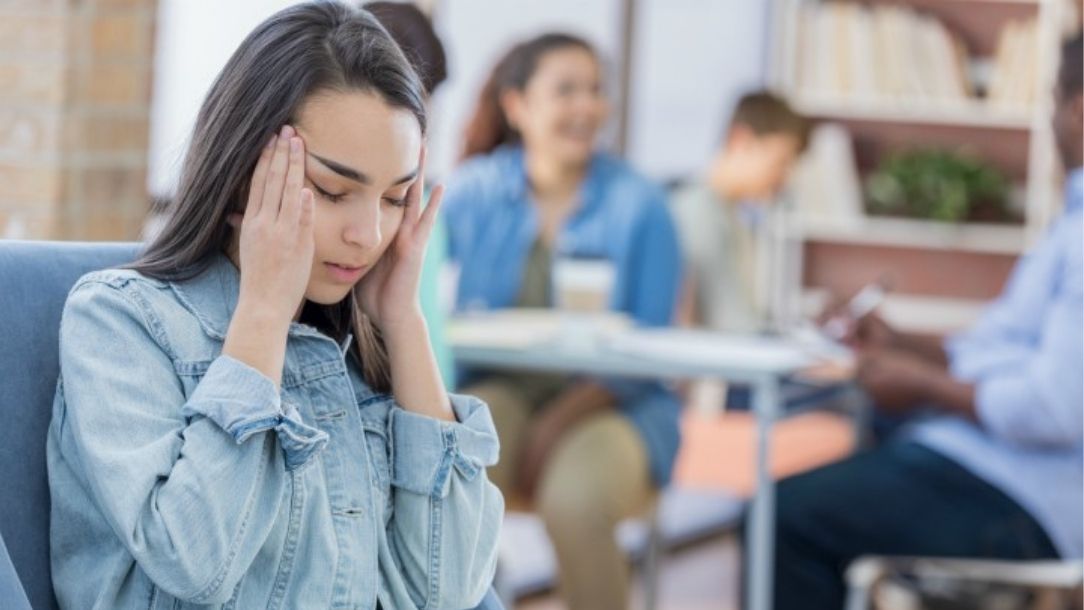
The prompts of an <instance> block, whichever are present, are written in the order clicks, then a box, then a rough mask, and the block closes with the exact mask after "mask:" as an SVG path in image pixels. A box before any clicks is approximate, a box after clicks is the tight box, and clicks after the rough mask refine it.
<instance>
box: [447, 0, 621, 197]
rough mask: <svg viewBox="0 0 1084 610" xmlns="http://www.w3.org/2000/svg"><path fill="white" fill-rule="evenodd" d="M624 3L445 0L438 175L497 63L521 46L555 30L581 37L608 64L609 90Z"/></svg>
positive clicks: (618, 0) (452, 156)
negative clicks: (445, 61) (445, 66)
mask: <svg viewBox="0 0 1084 610" xmlns="http://www.w3.org/2000/svg"><path fill="white" fill-rule="evenodd" d="M621 4H622V2H621V0H547V1H545V2H538V1H531V0H443V1H442V2H438V3H437V7H436V14H435V16H434V18H435V24H436V28H437V31H438V33H439V34H440V36H441V39H442V40H443V41H444V45H445V50H446V52H447V54H448V80H447V81H446V82H445V83H444V85H443V86H442V87H441V88H440V89H438V90H437V95H436V99H435V100H434V122H433V134H432V149H431V151H432V154H433V157H432V158H433V164H434V165H433V167H434V174H435V175H437V176H446V175H447V173H448V171H449V170H450V169H451V167H452V166H453V165H454V163H455V159H456V158H457V157H458V155H459V152H460V147H461V144H460V142H461V140H460V137H461V135H462V133H463V128H464V126H465V124H466V121H467V120H468V119H469V118H470V114H471V112H472V111H473V109H474V105H475V102H476V101H477V98H478V92H479V90H480V89H481V87H482V83H483V82H484V81H485V79H486V77H487V76H488V75H489V71H490V70H491V69H492V67H493V64H495V63H496V61H497V59H498V58H499V57H500V56H501V55H502V54H503V53H504V52H505V51H506V50H508V48H510V47H511V46H512V45H513V44H515V43H516V42H519V41H521V40H524V39H526V38H529V37H531V36H534V35H537V34H541V33H543V32H546V31H551V30H561V31H565V32H569V33H572V34H577V35H579V36H582V37H584V38H586V39H587V40H588V41H590V42H591V43H592V44H594V45H595V46H596V47H597V48H598V49H599V51H600V52H601V53H602V55H603V57H604V58H605V59H606V62H607V68H608V77H609V83H608V84H609V85H610V88H611V89H613V90H615V91H616V88H615V87H616V79H617V78H618V75H619V70H618V66H619V64H618V55H619V51H620V35H621V32H620V27H621V26H620V23H621V22H620V18H621Z"/></svg>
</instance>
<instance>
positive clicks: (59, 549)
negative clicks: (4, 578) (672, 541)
mask: <svg viewBox="0 0 1084 610" xmlns="http://www.w3.org/2000/svg"><path fill="white" fill-rule="evenodd" d="M238 290H239V274H238V272H237V270H236V268H235V267H234V266H233V264H232V263H230V261H229V260H228V259H226V258H225V257H224V256H221V255H218V256H216V257H215V260H214V262H213V263H212V265H211V266H210V268H209V269H208V270H206V271H205V272H203V273H202V274H200V275H199V276H197V277H196V278H194V279H192V280H189V281H183V282H163V281H157V280H153V279H149V278H146V277H144V276H142V275H140V274H139V273H137V272H134V271H126V270H120V271H118V270H108V271H101V272H96V273H91V274H89V275H87V276H85V277H83V278H82V279H81V280H80V281H79V282H78V283H77V284H76V285H75V287H74V288H73V289H72V292H71V294H70V295H69V297H68V301H67V304H66V305H65V308H64V315H63V319H62V323H61V329H60V371H61V375H60V381H59V383H58V385H57V394H56V399H55V401H54V405H53V420H52V424H51V426H50V428H49V438H48V465H49V485H50V490H51V495H52V517H51V522H52V526H51V527H52V530H51V551H52V569H53V582H54V585H55V589H56V593H57V597H58V599H59V602H60V605H61V607H63V608H103V609H109V610H123V609H129V608H140V609H159V608H169V609H174V610H176V609H182V608H195V607H201V608H203V607H208V606H210V607H216V608H237V609H250V608H288V609H294V608H351V609H354V608H359V609H360V608H366V609H370V608H374V607H376V605H377V601H378V600H379V602H380V605H381V606H382V607H383V608H385V609H386V610H399V609H409V608H467V607H473V606H474V605H476V604H477V603H479V601H480V600H481V598H482V596H483V595H484V593H485V592H486V590H487V588H488V586H489V584H490V583H491V582H492V578H493V573H494V570H495V566H496V551H497V538H498V530H499V525H500V521H501V515H502V512H503V508H504V507H503V500H502V498H501V495H500V493H499V492H498V491H497V489H496V488H495V487H494V486H493V485H492V484H491V483H489V481H488V480H487V478H486V474H485V467H486V466H489V465H492V464H494V463H495V462H496V459H497V453H498V443H497V436H496V432H495V430H494V427H493V422H492V419H491V417H490V414H489V410H488V408H487V407H486V406H485V405H484V404H482V403H481V402H479V401H478V400H476V399H473V398H468V397H464V396H453V397H452V405H453V409H454V411H455V414H456V416H457V419H458V421H457V422H455V423H453V422H442V421H438V420H436V419H433V418H429V417H425V416H422V415H418V414H415V413H411V412H409V411H406V410H404V409H403V408H401V407H400V406H399V405H397V404H396V403H395V401H394V399H393V398H392V397H391V396H388V395H384V394H377V393H374V392H373V391H372V390H371V389H369V388H368V387H367V386H366V384H365V383H364V381H363V380H362V378H361V375H360V372H359V369H358V367H357V365H356V363H355V362H354V359H353V358H345V357H344V352H345V346H343V345H339V344H337V343H336V342H335V341H334V340H332V339H331V338H329V337H328V336H326V335H324V334H322V333H320V332H318V331H316V330H315V329H313V328H311V327H309V326H306V325H303V324H296V323H295V324H293V325H291V328H290V330H289V337H288V341H287V348H286V360H285V366H284V369H283V377H282V384H281V385H282V390H281V391H279V390H278V389H276V387H275V385H274V384H273V383H272V382H271V381H270V380H269V379H268V378H267V377H265V376H264V375H262V374H260V373H259V372H257V371H255V370H254V369H252V368H250V367H248V366H247V365H245V364H242V363H241V362H239V361H237V360H235V359H232V358H230V357H228V356H224V355H222V354H221V349H222V342H223V339H224V338H225V333H226V329H227V327H228V324H229V321H230V318H231V315H232V312H233V309H234V307H235V306H236V303H237V295H238Z"/></svg>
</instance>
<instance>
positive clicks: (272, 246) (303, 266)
mask: <svg viewBox="0 0 1084 610" xmlns="http://www.w3.org/2000/svg"><path fill="white" fill-rule="evenodd" d="M304 183H305V145H304V142H302V140H301V137H300V136H298V135H297V132H296V131H295V130H294V129H293V128H292V127H290V126H289V125H286V126H284V127H283V128H282V131H281V132H280V133H279V135H277V136H275V137H273V138H272V139H271V141H270V142H268V144H267V146H266V147H264V150H263V152H262V153H261V154H260V160H259V161H258V162H257V163H256V170H255V171H254V172H253V173H252V184H251V186H250V187H249V194H248V204H247V206H246V207H245V213H244V215H243V216H242V217H241V221H240V226H239V231H240V248H239V255H238V258H239V259H240V260H239V262H240V267H241V294H240V298H239V305H241V304H243V305H245V306H246V307H259V308H261V309H262V310H263V311H264V313H266V314H268V315H270V316H272V317H273V318H274V319H276V320H277V321H281V322H282V323H284V324H287V325H288V324H289V323H290V321H291V320H292V319H293V318H294V315H295V314H296V313H297V310H298V308H299V307H300V306H301V303H302V301H303V300H304V298H305V289H306V287H307V286H308V283H309V274H310V273H311V272H312V259H313V247H314V246H313V229H312V216H313V195H312V191H310V190H309V189H307V188H303V185H304Z"/></svg>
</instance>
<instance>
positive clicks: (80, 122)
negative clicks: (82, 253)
mask: <svg viewBox="0 0 1084 610" xmlns="http://www.w3.org/2000/svg"><path fill="white" fill-rule="evenodd" d="M154 15H155V0H0V238H22V239H81V240H107V239H109V240H127V239H134V238H136V237H138V235H139V232H140V228H141V226H142V223H143V219H144V217H145V216H146V211H147V208H148V205H149V204H148V200H149V198H148V195H147V193H146V173H147V134H148V119H149V114H150V113H149V108H150V92H151V68H152V63H153V39H154Z"/></svg>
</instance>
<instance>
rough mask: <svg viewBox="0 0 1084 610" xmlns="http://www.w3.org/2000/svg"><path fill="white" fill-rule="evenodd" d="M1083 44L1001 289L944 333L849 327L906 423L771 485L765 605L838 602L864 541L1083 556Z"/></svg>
mask: <svg viewBox="0 0 1084 610" xmlns="http://www.w3.org/2000/svg"><path fill="white" fill-rule="evenodd" d="M1082 54H1084V46H1082V39H1081V36H1080V35H1077V37H1076V38H1075V39H1073V40H1071V41H1069V42H1068V43H1066V45H1065V46H1064V48H1063V54H1062V65H1061V70H1060V74H1059V78H1058V87H1057V91H1056V93H1055V96H1056V111H1055V117H1054V132H1055V134H1056V136H1057V139H1058V143H1059V148H1060V152H1061V156H1062V160H1063V162H1064V163H1065V167H1066V169H1067V170H1068V171H1069V172H1070V173H1069V176H1068V180H1067V184H1066V194H1065V210H1064V212H1063V214H1062V216H1061V217H1060V218H1059V219H1058V220H1057V221H1056V222H1055V223H1054V224H1053V226H1052V227H1050V229H1049V232H1048V233H1047V234H1046V236H1045V237H1044V239H1043V240H1042V241H1041V242H1040V243H1039V244H1037V245H1036V247H1035V248H1034V249H1033V250H1032V251H1031V252H1029V253H1027V254H1026V255H1024V256H1023V257H1021V259H1020V260H1019V261H1018V262H1017V265H1016V268H1015V269H1014V270H1013V273H1012V275H1011V277H1010V278H1009V281H1008V283H1007V284H1006V286H1005V288H1004V291H1003V292H1002V294H1001V295H1000V296H999V297H998V298H997V299H996V300H995V301H994V302H993V303H992V304H991V305H990V306H989V307H988V309H987V310H986V311H985V312H984V314H983V315H982V317H981V318H980V319H979V320H978V322H977V323H976V324H975V325H974V326H973V327H972V328H970V329H969V330H967V331H966V332H964V333H962V334H960V335H957V336H955V337H952V338H951V339H950V340H949V341H947V342H946V343H944V344H942V343H940V342H936V341H932V340H929V339H923V338H921V337H918V336H914V335H910V334H907V333H903V332H899V331H896V330H894V329H892V328H891V327H890V326H889V325H888V324H886V323H885V322H884V321H883V320H882V319H880V318H879V317H877V316H876V315H871V316H868V317H866V318H863V319H862V320H860V321H859V323H858V324H856V325H855V328H854V333H853V337H852V338H853V339H854V341H855V343H856V344H857V346H858V348H859V350H860V364H859V375H858V376H859V381H860V383H861V384H862V386H863V387H864V388H865V389H866V391H867V392H868V393H869V394H870V396H871V398H872V399H873V400H874V403H875V404H876V405H877V406H878V408H879V409H881V410H882V411H884V412H887V413H892V414H908V415H913V416H914V418H915V419H916V420H917V421H914V422H913V423H912V424H911V425H910V426H908V427H907V428H905V429H904V430H901V431H900V432H899V433H898V435H897V437H896V438H894V439H892V440H890V441H889V442H888V443H887V444H885V445H882V446H881V447H879V448H877V449H875V450H872V451H870V452H867V453H863V454H859V455H857V456H855V457H853V458H851V459H848V460H846V461H843V462H841V463H837V464H834V465H830V466H827V467H824V468H821V469H818V470H815V471H812V472H809V473H806V474H803V475H799V476H796V477H793V478H791V479H787V480H784V481H782V482H781V483H780V485H779V490H778V494H779V495H778V501H779V516H778V534H777V546H776V570H775V575H776V577H775V593H774V595H775V600H776V603H775V607H776V608H780V609H787V610H791V609H797V608H801V609H803V610H816V609H820V608H824V609H826V610H827V609H833V610H838V609H839V608H841V607H842V606H843V601H844V594H845V588H844V582H843V573H844V570H845V569H846V567H847V565H848V564H849V563H850V562H851V561H852V560H854V559H855V558H856V557H858V556H860V555H866V554H874V555H919V556H942V557H976V558H1000V559H1048V558H1059V557H1060V558H1080V557H1081V556H1082V554H1084V546H1082V545H1084V529H1082V525H1084V468H1082V461H1084V454H1082V450H1084V444H1082V442H1084V390H1082V387H1084V386H1082V383H1084V382H1082V375H1081V370H1082V368H1084V320H1082V317H1084V235H1082V228H1084V225H1082V220H1084V215H1082V211H1081V207H1082V201H1081V198H1082V187H1084V170H1082V168H1081V165H1082V162H1084V154H1082V150H1081V149H1082V143H1081V133H1082V129H1084V92H1082V86H1081V80H1082V75H1081V73H1082V70H1084V59H1082Z"/></svg>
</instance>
